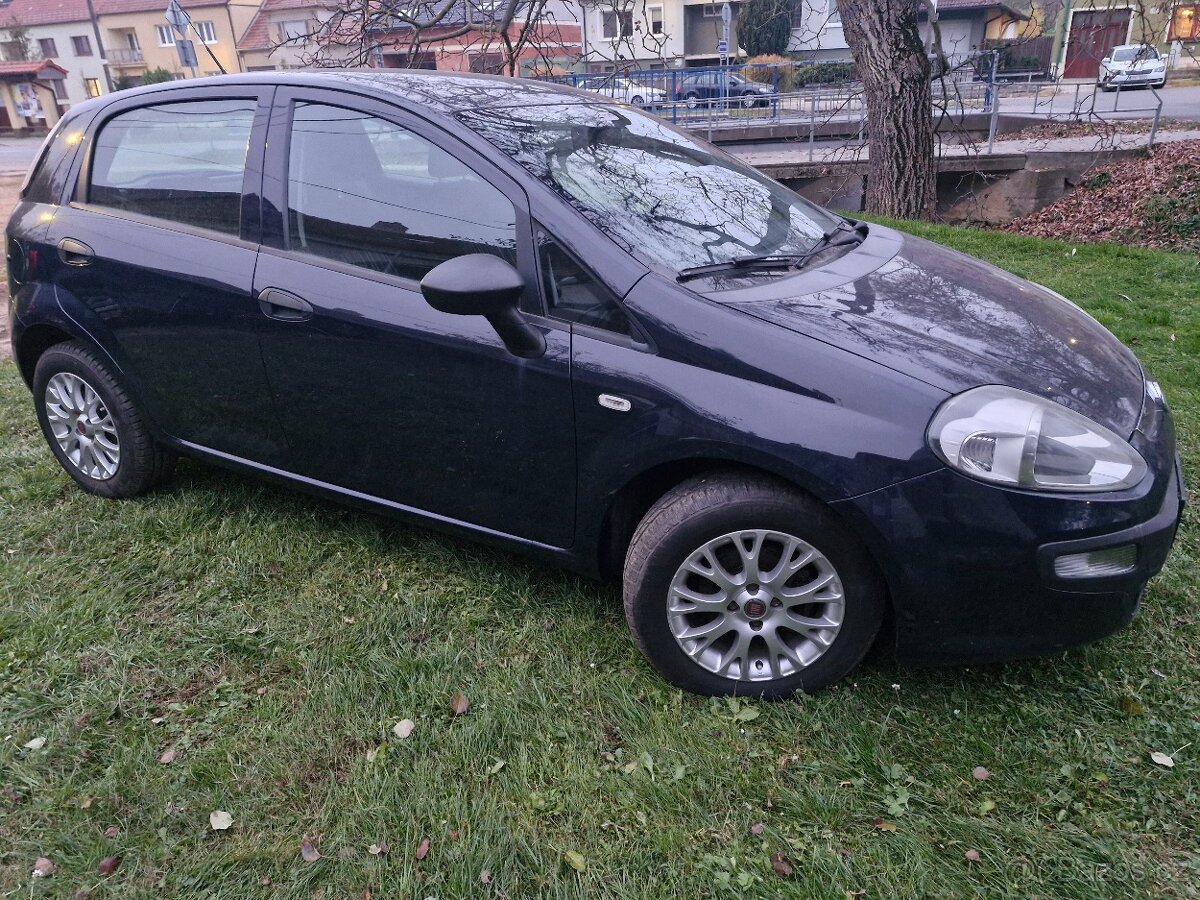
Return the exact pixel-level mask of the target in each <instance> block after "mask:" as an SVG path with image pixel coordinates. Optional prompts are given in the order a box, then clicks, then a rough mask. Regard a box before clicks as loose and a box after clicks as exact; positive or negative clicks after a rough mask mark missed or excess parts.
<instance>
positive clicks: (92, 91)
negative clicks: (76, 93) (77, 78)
mask: <svg viewBox="0 0 1200 900" xmlns="http://www.w3.org/2000/svg"><path fill="white" fill-rule="evenodd" d="M83 89H84V91H86V92H87V95H88V96H89V97H99V96H100V79H99V78H85V79H83Z"/></svg>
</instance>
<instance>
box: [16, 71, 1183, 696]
mask: <svg viewBox="0 0 1200 900" xmlns="http://www.w3.org/2000/svg"><path fill="white" fill-rule="evenodd" d="M7 233H8V240H7V253H8V273H9V286H10V290H11V294H12V299H13V303H12V341H13V346H14V349H15V355H16V359H17V361H18V364H19V366H20V370H21V373H22V374H23V376H24V378H25V380H26V382H27V383H28V384H29V386H30V388H31V389H32V392H33V397H34V401H35V406H36V409H37V415H38V420H39V422H40V423H41V427H42V430H43V431H44V433H45V436H46V439H47V441H48V443H49V446H50V449H51V450H52V451H53V453H54V455H55V456H56V457H57V458H58V461H59V462H60V463H61V464H62V466H63V468H64V469H65V470H66V472H67V473H68V474H69V475H70V476H71V477H72V478H73V479H74V480H75V481H76V482H78V484H79V485H81V486H82V487H83V488H84V489H85V490H88V491H91V492H93V493H95V494H99V495H101V496H105V497H133V496H136V495H138V494H141V493H143V492H145V491H148V490H150V489H152V488H154V487H156V486H158V485H160V484H162V483H163V482H164V481H165V480H166V479H167V478H168V477H169V475H170V473H171V470H172V466H173V464H174V460H175V458H176V456H177V455H180V454H182V455H186V456H191V457H195V458H197V459H203V460H208V461H211V462H214V463H218V464H222V465H228V466H232V467H235V468H238V469H242V470H246V471H251V472H258V473H260V474H262V475H265V476H270V477H272V478H275V479H279V480H282V481H284V482H286V483H290V484H292V485H295V486H297V487H299V488H302V489H306V490H311V491H316V492H320V493H322V494H325V495H328V496H332V497H338V498H341V499H343V500H346V501H349V502H352V503H358V504H364V505H366V506H368V507H370V508H372V509H376V510H382V511H389V512H393V513H397V514H401V515H405V516H408V517H413V518H416V519H418V520H420V521H423V522H426V523H429V524H430V525H432V526H437V527H445V528H448V529H451V530H454V531H457V532H459V533H464V534H468V535H474V536H477V537H479V538H482V539H485V540H489V541H493V542H497V543H499V544H501V545H504V546H508V547H513V548H517V549H521V550H524V551H526V552H529V553H532V554H534V555H536V556H539V557H541V558H543V559H546V560H550V561H555V562H558V563H561V564H564V565H566V566H570V567H572V568H574V569H577V570H579V571H581V572H585V573H588V574H591V575H597V576H604V577H611V578H621V579H623V589H624V598H625V610H626V614H627V616H628V620H629V624H630V626H631V628H632V631H633V635H634V638H635V640H636V642H637V644H638V646H639V647H640V648H641V649H642V651H643V652H644V653H645V655H646V657H647V658H648V659H649V661H650V662H651V663H652V664H653V665H654V666H655V667H656V668H657V669H658V671H659V672H661V673H662V674H663V675H664V676H665V677H666V678H668V679H669V680H671V681H672V682H674V683H675V684H677V685H680V686H682V687H685V688H687V689H689V690H693V691H698V692H703V693H712V694H721V693H743V694H760V695H764V696H770V697H779V696H784V695H786V694H788V693H789V692H791V691H793V690H795V689H798V688H802V689H804V690H808V691H812V690H817V689H819V688H822V687H825V686H827V685H830V684H832V683H833V682H835V681H837V680H838V679H840V678H841V677H843V676H844V675H845V674H846V673H847V672H849V671H850V670H851V669H852V668H853V667H854V666H855V665H856V664H857V663H858V662H859V660H860V659H861V658H862V656H863V654H864V653H866V652H867V650H868V648H869V647H870V646H871V644H872V642H873V641H874V640H875V638H876V635H877V634H878V633H879V631H880V628H881V625H883V623H884V622H885V620H888V619H890V620H891V621H892V623H893V626H894V627H893V628H891V629H889V633H890V634H894V640H895V645H896V650H897V652H898V654H899V657H900V659H901V660H905V661H910V660H911V661H925V662H942V663H947V662H960V663H961V662H969V661H970V662H979V661H986V660H997V659H1003V658H1008V657H1015V656H1026V655H1030V654H1037V653H1046V652H1051V651H1057V650H1060V649H1062V648H1064V647H1069V646H1072V645H1075V644H1080V643H1083V642H1086V641H1092V640H1096V639H1098V638H1100V637H1102V636H1104V635H1107V634H1109V633H1111V632H1113V631H1115V630H1116V629H1118V628H1120V627H1121V626H1123V625H1124V624H1125V623H1127V622H1128V621H1129V619H1130V618H1131V617H1132V616H1133V614H1134V612H1135V611H1136V609H1137V607H1138V603H1139V600H1140V598H1141V596H1142V591H1143V588H1144V587H1145V585H1146V582H1147V580H1148V579H1149V578H1150V577H1151V576H1152V575H1154V574H1155V573H1156V572H1157V571H1158V570H1159V569H1160V567H1161V566H1162V565H1163V562H1164V560H1165V558H1166V556H1167V553H1168V550H1169V548H1170V546H1171V543H1172V540H1173V538H1174V534H1175V530H1176V524H1177V522H1178V519H1179V514H1180V508H1181V503H1182V497H1183V488H1182V480H1181V477H1180V472H1179V467H1178V462H1177V459H1176V453H1175V437H1174V432H1173V427H1172V423H1171V415H1170V413H1169V411H1168V409H1167V406H1166V404H1165V403H1164V401H1163V397H1162V393H1161V392H1160V390H1159V389H1158V386H1157V385H1156V384H1155V383H1154V382H1153V381H1149V380H1147V378H1146V377H1145V375H1144V374H1143V372H1142V368H1141V366H1140V365H1139V364H1138V361H1137V359H1136V358H1135V357H1134V356H1133V354H1132V353H1130V351H1129V350H1127V349H1126V348H1125V347H1123V346H1122V345H1121V344H1120V343H1119V342H1118V341H1117V340H1116V339H1115V338H1113V337H1112V335H1110V334H1109V333H1108V332H1107V331H1105V330H1104V328H1102V327H1101V326H1100V325H1099V324H1097V323H1096V322H1095V321H1094V320H1093V319H1091V318H1090V317H1089V316H1087V315H1086V314H1085V313H1083V312H1082V311H1081V310H1080V309H1079V308H1078V307H1076V306H1074V305H1073V304H1071V303H1070V302H1069V301H1067V300H1065V299H1064V298H1062V297H1060V296H1058V295H1057V294H1054V293H1052V292H1050V291H1048V290H1046V289H1044V288H1041V287H1038V286H1036V285H1034V284H1030V283H1029V282H1026V281H1022V280H1021V279H1019V278H1015V277H1013V276H1011V275H1008V274H1006V273H1004V272H1002V271H1000V270H998V269H995V268H993V267H991V266H988V265H985V264H984V263H982V262H979V261H977V260H975V259H972V258H970V257H967V256H963V255H961V254H959V253H954V252H951V251H950V250H946V249H943V248H942V247H939V246H937V245H935V244H931V243H929V242H927V241H923V240H920V239H917V238H913V237H908V236H905V235H902V234H899V233H897V232H896V231H893V230H891V229H889V228H884V227H882V226H877V225H867V224H865V223H862V222H855V221H854V220H851V219H846V218H842V217H840V216H837V215H834V214H833V213H830V212H827V211H825V210H823V209H821V208H819V207H817V206H814V205H812V204H810V203H808V202H807V201H805V200H803V199H801V198H800V197H799V196H797V195H796V194H794V193H792V192H791V191H789V190H787V189H786V188H784V187H783V186H781V185H779V184H777V183H776V182H773V181H771V180H770V179H768V178H766V177H764V176H762V175H761V174H759V173H758V172H756V171H755V170H753V169H751V168H749V167H748V166H746V165H744V164H742V163H740V162H738V161H737V160H735V159H733V158H731V157H729V156H727V155H725V154H724V153H722V152H721V151H720V150H717V149H716V148H714V147H711V146H709V145H708V144H705V143H704V142H703V141H700V140H697V139H696V138H694V137H692V136H690V135H688V134H687V133H685V132H683V131H680V130H677V129H675V128H673V127H672V126H671V125H669V124H667V123H665V122H663V121H661V120H659V119H657V118H655V117H654V116H651V115H648V114H645V113H643V112H641V111H639V110H636V109H633V108H630V107H629V106H626V105H616V104H612V103H611V102H610V101H607V100H605V99H604V98H602V97H598V96H596V95H595V94H588V93H585V92H582V91H575V90H572V89H567V88H560V87H557V86H554V85H549V84H544V83H539V82H533V81H524V80H507V79H498V78H491V77H487V76H471V75H459V74H436V73H416V72H408V73H387V74H378V73H331V72H290V73H281V72H272V73H260V74H256V75H238V76H230V77H222V78H214V79H202V80H198V81H189V82H176V83H173V84H168V85H156V86H153V87H148V88H143V89H137V90H131V91H122V92H120V93H117V94H112V95H109V96H106V97H103V98H100V99H96V100H91V101H89V102H87V103H83V104H80V105H79V106H76V107H73V108H72V109H71V110H70V111H69V112H68V113H67V115H66V117H65V119H64V120H63V122H62V123H61V124H60V126H59V127H58V128H57V129H56V130H55V131H54V133H53V134H52V135H51V136H50V137H49V138H48V140H47V142H46V145H45V148H44V149H43V151H42V153H41V155H40V157H39V159H38V161H37V163H36V164H35V166H34V168H33V170H32V172H31V174H30V176H29V179H28V181H27V183H26V185H25V187H24V188H23V190H22V193H21V201H20V203H19V205H18V206H17V208H16V210H15V212H14V213H13V215H12V218H11V220H10V221H9V223H8V232H7Z"/></svg>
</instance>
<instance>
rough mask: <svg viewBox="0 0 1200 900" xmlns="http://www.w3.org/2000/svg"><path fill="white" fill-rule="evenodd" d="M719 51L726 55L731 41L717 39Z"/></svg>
mask: <svg viewBox="0 0 1200 900" xmlns="http://www.w3.org/2000/svg"><path fill="white" fill-rule="evenodd" d="M717 52H718V53H720V54H721V55H722V56H724V55H725V54H726V53H728V52H729V41H717Z"/></svg>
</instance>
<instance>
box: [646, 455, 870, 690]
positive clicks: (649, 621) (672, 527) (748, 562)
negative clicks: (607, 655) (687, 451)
mask: <svg viewBox="0 0 1200 900" xmlns="http://www.w3.org/2000/svg"><path fill="white" fill-rule="evenodd" d="M624 595H625V614H626V618H627V619H628V621H629V627H630V629H631V630H632V632H633V636H634V640H635V641H636V643H637V645H638V647H639V648H640V649H641V651H642V652H643V653H644V654H645V656H646V658H647V659H648V660H649V662H650V663H651V665H653V666H654V667H655V668H656V669H657V670H658V671H659V672H660V673H662V675H663V676H664V677H665V678H667V679H668V680H669V681H671V682H672V683H673V684H675V685H678V686H679V687H682V688H684V689H686V690H689V691H695V692H696V693H700V694H711V695H725V694H741V695H755V696H763V697H772V698H776V697H786V696H788V695H789V694H791V693H793V692H794V691H796V690H804V691H808V692H813V691H817V690H820V689H822V688H825V687H828V686H829V685H831V684H833V683H835V682H836V681H838V680H839V679H841V678H843V677H844V676H845V675H846V674H847V673H848V672H849V671H850V670H851V669H853V668H854V667H855V666H856V665H857V664H858V663H859V661H860V660H861V659H862V657H863V656H864V655H865V654H866V652H867V651H868V650H869V649H870V647H871V644H872V642H873V641H874V639H875V635H876V634H877V633H878V631H879V627H880V624H881V623H882V621H883V617H884V612H885V610H886V604H887V590H886V587H885V585H884V583H883V580H882V578H881V577H880V575H879V573H878V570H877V569H876V567H875V565H874V563H873V561H872V560H871V559H870V557H869V555H868V554H867V552H866V550H865V549H864V548H863V547H862V545H861V543H860V542H859V541H858V540H857V539H856V538H855V537H854V535H853V534H851V533H850V531H849V530H848V529H847V528H846V526H845V525H844V524H843V523H842V522H841V521H840V520H839V519H838V518H837V517H836V516H835V515H834V514H833V513H832V512H831V511H830V510H829V509H828V508H827V507H825V506H824V505H822V504H821V503H819V502H817V501H815V500H813V499H812V498H810V497H808V496H806V495H804V494H802V493H800V492H799V491H796V490H793V489H791V488H788V487H786V486H784V485H782V484H779V483H776V482H774V481H772V480H770V479H768V478H765V477H757V476H745V475H736V474H725V475H710V476H703V477H700V478H696V479H693V480H691V481H688V482H685V483H684V484H681V485H680V486H679V487H677V488H675V489H674V490H672V491H671V492H669V493H668V494H667V495H666V496H664V497H663V498H662V499H661V500H659V502H658V503H656V504H655V505H654V506H653V507H652V508H651V509H650V511H649V512H648V513H647V514H646V516H645V518H644V519H643V520H642V522H641V524H640V525H639V526H638V529H637V531H636V533H635V534H634V537H633V541H632V543H631V545H630V548H629V554H628V556H627V557H626V562H625V577H624Z"/></svg>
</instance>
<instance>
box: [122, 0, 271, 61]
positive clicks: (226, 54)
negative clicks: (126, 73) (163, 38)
mask: <svg viewBox="0 0 1200 900" xmlns="http://www.w3.org/2000/svg"><path fill="white" fill-rule="evenodd" d="M260 2H261V0H260ZM242 4H246V7H249V8H248V9H246V8H243V6H242ZM257 5H258V4H257V3H254V2H253V0H239V4H238V6H237V7H228V6H226V5H224V4H221V5H217V6H205V7H200V8H192V9H189V10H188V14H189V15H190V16H191V17H192V21H193V22H212V23H213V28H214V30H215V31H216V35H217V40H216V43H214V44H207V45H206V44H203V43H201V41H200V39H199V36H198V35H197V34H196V33H195V31H189V32H188V39H189V40H191V41H192V43H193V44H194V45H195V48H196V74H197V75H199V76H204V75H209V74H214V73H216V72H217V67H216V65H215V64H214V63H213V60H212V57H211V56H209V55H208V53H207V51H206V50H205V47H206V46H207V47H208V49H209V50H211V51H212V52H213V55H215V56H216V57H217V59H218V60H220V61H221V65H223V66H224V67H225V71H227V72H241V71H242V65H241V60H240V59H239V57H238V53H237V49H236V47H235V46H234V45H235V42H236V40H237V38H238V37H239V36H240V35H241V33H242V31H245V29H246V26H248V25H249V23H250V18H251V17H252V16H253V13H254V11H255V8H256V7H257ZM163 8H164V9H165V8H166V6H165V4H164V7H163ZM231 19H232V27H231V22H230V20H231ZM166 23H167V20H166V18H165V16H164V15H163V13H162V12H158V11H156V12H141V13H120V14H106V15H102V16H100V30H101V32H102V33H103V34H104V36H105V43H106V45H112V46H116V44H115V42H114V41H113V40H112V37H111V36H110V35H109V30H110V29H111V30H113V31H126V30H129V29H132V30H133V31H135V32H136V33H137V37H138V43H139V44H140V45H141V48H142V56H143V57H144V58H145V68H146V69H147V70H149V69H158V68H162V69H166V70H167V71H168V72H171V73H172V74H177V75H182V76H184V77H187V78H190V77H191V69H187V68H184V67H183V66H181V65H180V64H179V51H178V50H177V49H176V48H175V47H160V46H159V45H158V31H157V29H156V28H155V26H156V25H165V24H166ZM235 29H239V30H237V32H236V34H235ZM176 39H178V35H176Z"/></svg>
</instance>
